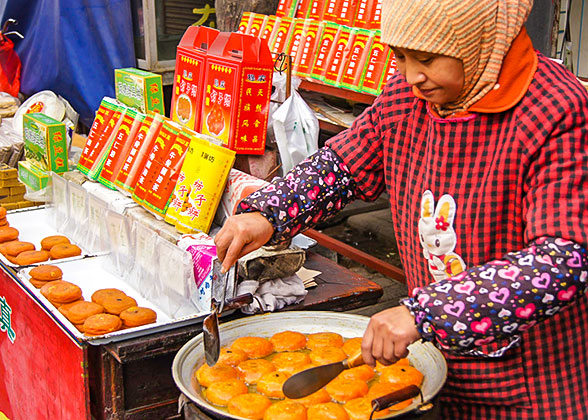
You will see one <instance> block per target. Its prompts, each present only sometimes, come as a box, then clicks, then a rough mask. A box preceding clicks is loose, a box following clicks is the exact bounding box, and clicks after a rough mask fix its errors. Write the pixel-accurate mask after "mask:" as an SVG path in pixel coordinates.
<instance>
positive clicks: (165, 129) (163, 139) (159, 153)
mask: <svg viewBox="0 0 588 420" xmlns="http://www.w3.org/2000/svg"><path fill="white" fill-rule="evenodd" d="M180 131H182V126H181V125H179V124H177V123H175V122H173V121H169V120H168V121H164V122H163V124H162V126H161V129H160V130H159V134H157V137H156V138H155V141H154V142H153V145H152V146H151V149H150V150H149V152H147V154H146V155H145V159H144V160H143V164H142V165H141V166H142V167H141V170H140V173H139V178H138V179H137V183H136V184H135V188H134V190H133V194H132V197H133V200H135V201H136V202H137V203H142V202H143V200H144V199H145V195H146V194H147V190H148V189H149V188H150V187H151V185H153V183H154V182H155V179H156V178H157V176H158V174H159V171H160V170H161V168H162V167H163V162H165V159H166V157H167V155H168V152H169V150H170V149H171V147H172V145H173V144H174V142H175V140H176V137H177V136H178V134H179V133H180Z"/></svg>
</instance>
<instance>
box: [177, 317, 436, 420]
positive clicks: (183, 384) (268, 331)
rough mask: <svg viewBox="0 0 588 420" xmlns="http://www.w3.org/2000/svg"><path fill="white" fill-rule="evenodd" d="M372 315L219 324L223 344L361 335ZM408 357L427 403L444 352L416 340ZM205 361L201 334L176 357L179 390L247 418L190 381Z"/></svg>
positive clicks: (219, 413) (203, 404) (211, 408)
mask: <svg viewBox="0 0 588 420" xmlns="http://www.w3.org/2000/svg"><path fill="white" fill-rule="evenodd" d="M368 322H369V317H365V316H361V315H350V314H344V313H338V312H320V311H299V312H296V311H291V312H278V313H269V314H263V315H255V316H249V317H246V318H241V319H237V320H234V321H230V322H227V323H222V324H221V325H220V328H219V330H220V337H221V346H227V345H230V344H231V343H232V342H233V341H234V340H236V339H237V338H239V337H246V336H258V337H267V338H269V337H271V336H272V335H274V334H275V333H278V332H282V331H286V330H290V331H298V332H301V333H303V334H311V333H317V332H325V331H328V332H336V333H339V334H341V335H342V336H343V337H345V338H353V337H361V336H363V333H364V331H365V329H366V327H367V325H368ZM409 348H410V354H409V356H408V359H409V360H410V363H411V364H412V365H413V366H414V367H415V368H417V369H418V370H420V371H421V372H422V373H423V375H424V381H423V384H422V386H421V390H422V393H423V398H424V401H425V402H428V401H431V400H432V399H433V397H434V396H435V395H436V394H437V393H438V392H439V391H440V390H441V387H442V386H443V384H444V382H445V378H446V377H447V363H446V362H445V358H444V357H443V355H442V354H441V352H440V351H439V350H438V349H437V348H435V346H433V345H432V344H431V343H421V342H415V343H413V344H411V346H410V347H409ZM203 363H205V362H204V344H203V335H202V334H199V335H198V336H196V337H194V338H193V339H191V340H190V341H188V342H187V343H186V344H184V346H182V348H181V349H180V350H179V351H178V353H177V354H176V356H175V357H174V361H173V365H172V375H173V378H174V381H175V383H176V385H177V387H178V388H179V389H180V391H181V392H182V393H183V394H184V395H185V396H186V397H188V398H189V399H190V400H191V401H192V402H194V403H195V404H196V405H197V406H198V407H199V408H200V409H202V410H203V411H206V412H208V413H210V414H211V415H213V416H214V417H217V418H226V419H235V420H244V418H243V417H240V416H235V415H233V414H230V413H229V412H227V411H226V410H223V409H221V408H220V407H218V406H215V405H213V404H211V403H209V402H208V401H207V400H206V398H205V397H204V395H203V394H202V391H201V390H200V389H194V388H193V387H192V384H191V378H192V373H193V371H194V369H197V368H199V367H200V366H201V365H202V364H203ZM419 406H421V401H420V398H418V397H417V398H415V399H414V402H413V403H412V404H411V405H410V406H408V407H406V408H404V409H402V410H398V411H394V412H393V413H391V414H390V415H388V416H386V417H383V418H393V417H396V416H400V415H402V414H405V413H407V412H411V411H415V410H418V408H419Z"/></svg>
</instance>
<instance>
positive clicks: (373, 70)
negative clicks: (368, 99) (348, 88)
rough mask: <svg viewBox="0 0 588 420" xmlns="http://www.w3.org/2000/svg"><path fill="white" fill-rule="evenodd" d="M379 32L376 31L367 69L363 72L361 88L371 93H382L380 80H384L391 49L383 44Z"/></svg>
mask: <svg viewBox="0 0 588 420" xmlns="http://www.w3.org/2000/svg"><path fill="white" fill-rule="evenodd" d="M378 32H379V31H378ZM378 32H376V36H375V37H374V40H373V42H372V48H371V49H370V53H369V56H368V58H367V61H366V65H365V70H364V73H363V81H362V84H361V90H362V91H363V92H367V93H371V94H373V95H377V94H379V93H380V91H379V88H380V81H381V80H382V74H383V72H384V69H385V66H386V61H387V59H388V54H389V50H390V48H389V47H388V46H387V45H385V44H382V42H381V41H380V36H379V33H378Z"/></svg>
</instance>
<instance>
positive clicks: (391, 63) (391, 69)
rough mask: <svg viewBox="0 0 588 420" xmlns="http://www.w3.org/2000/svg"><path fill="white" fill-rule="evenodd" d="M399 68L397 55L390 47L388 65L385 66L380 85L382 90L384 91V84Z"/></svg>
mask: <svg viewBox="0 0 588 420" xmlns="http://www.w3.org/2000/svg"><path fill="white" fill-rule="evenodd" d="M397 69H398V68H397V67H396V56H395V55H394V53H393V52H392V50H391V49H390V48H388V55H387V59H386V67H384V72H383V77H382V80H381V81H380V87H379V88H378V90H379V91H380V92H381V91H382V89H384V85H385V84H386V83H387V82H388V79H390V77H392V75H393V74H394V73H396V70H397Z"/></svg>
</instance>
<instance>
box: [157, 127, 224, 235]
mask: <svg viewBox="0 0 588 420" xmlns="http://www.w3.org/2000/svg"><path fill="white" fill-rule="evenodd" d="M234 161H235V152H234V151H233V150H229V149H227V148H226V147H222V146H219V145H217V144H215V143H213V142H211V141H209V140H208V139H207V138H206V137H205V136H202V135H200V134H196V135H193V136H192V138H191V140H190V145H189V146H188V150H187V152H186V157H185V159H184V163H183V164H182V168H181V170H180V174H179V175H178V181H177V183H176V186H175V188H174V192H173V195H172V197H171V201H170V203H169V205H168V208H167V211H166V214H165V220H166V221H167V222H168V223H171V224H173V225H175V226H176V229H177V230H178V231H180V232H182V233H193V232H196V231H201V232H204V233H208V231H209V230H210V226H211V224H212V220H213V219H214V215H215V213H216V210H217V208H218V205H219V202H220V199H221V195H222V193H223V189H224V187H225V183H226V181H227V176H228V175H229V171H230V170H231V167H232V166H233V163H234Z"/></svg>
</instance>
